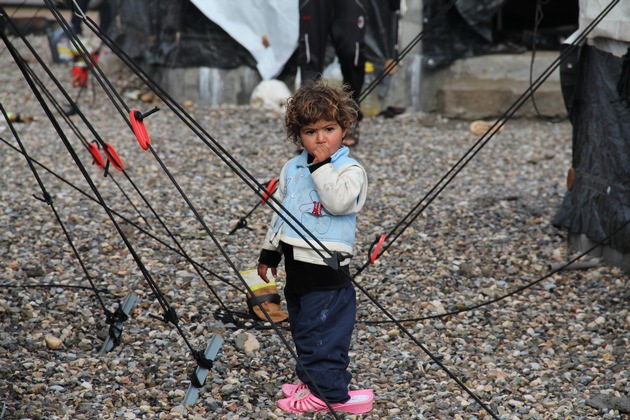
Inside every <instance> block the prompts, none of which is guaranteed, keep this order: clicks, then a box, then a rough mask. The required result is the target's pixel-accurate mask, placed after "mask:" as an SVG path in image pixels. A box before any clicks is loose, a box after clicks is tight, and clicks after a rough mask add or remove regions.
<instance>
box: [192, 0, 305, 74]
mask: <svg viewBox="0 0 630 420" xmlns="http://www.w3.org/2000/svg"><path fill="white" fill-rule="evenodd" d="M191 2H192V3H193V4H194V5H195V6H196V7H197V8H198V9H199V10H200V11H201V12H202V13H203V14H204V15H206V17H208V19H210V20H212V21H213V22H214V23H216V24H217V25H219V26H220V27H221V28H222V29H223V30H224V31H225V32H227V33H228V34H229V35H230V36H231V37H232V38H233V39H234V40H235V41H236V42H238V43H239V44H241V45H242V46H243V47H244V48H246V49H247V50H248V51H249V52H250V54H251V55H252V56H253V57H254V59H255V60H256V68H257V69H258V72H259V73H260V76H261V77H262V79H263V80H268V79H271V78H273V77H275V76H277V75H278V74H279V73H280V72H281V71H282V68H283V67H284V64H285V63H286V62H287V60H288V59H289V57H291V54H293V52H294V51H295V49H296V47H297V43H298V36H299V23H300V22H299V8H298V7H299V5H298V0H238V1H225V0H191Z"/></svg>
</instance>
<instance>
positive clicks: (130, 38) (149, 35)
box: [110, 0, 256, 69]
mask: <svg viewBox="0 0 630 420" xmlns="http://www.w3.org/2000/svg"><path fill="white" fill-rule="evenodd" d="M110 1H112V2H113V5H112V9H113V10H115V11H116V14H117V15H116V17H115V19H114V25H113V28H112V34H111V36H112V38H113V39H114V40H115V41H116V42H117V44H118V45H119V46H120V47H121V48H122V49H123V50H124V51H125V53H127V54H128V55H129V56H130V57H131V58H133V59H134V60H136V61H138V62H141V63H144V64H147V65H150V66H163V67H204V66H205V67H213V68H219V69H232V68H236V67H239V66H241V65H245V66H248V67H251V68H255V67H256V60H255V59H254V57H253V56H252V55H251V54H250V52H249V51H247V49H246V48H245V47H243V46H242V45H240V44H239V43H238V42H236V41H235V40H234V39H233V38H232V37H231V36H230V35H229V34H228V33H226V32H225V31H224V30H223V29H222V28H221V27H220V26H218V25H217V24H216V23H214V22H212V21H211V20H209V19H208V18H207V17H206V16H205V15H204V14H203V13H201V12H200V11H199V9H197V7H195V6H194V5H193V4H192V3H191V2H190V1H187V0H184V1H156V0H125V1H123V0H110Z"/></svg>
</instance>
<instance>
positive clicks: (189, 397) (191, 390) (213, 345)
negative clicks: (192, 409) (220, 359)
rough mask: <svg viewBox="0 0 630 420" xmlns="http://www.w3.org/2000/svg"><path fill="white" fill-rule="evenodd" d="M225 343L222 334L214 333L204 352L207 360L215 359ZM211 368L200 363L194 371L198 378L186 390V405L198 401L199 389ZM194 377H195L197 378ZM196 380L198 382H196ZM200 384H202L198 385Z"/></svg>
mask: <svg viewBox="0 0 630 420" xmlns="http://www.w3.org/2000/svg"><path fill="white" fill-rule="evenodd" d="M222 344H223V338H221V336H220V335H217V334H215V335H213V336H212V339H211V340H210V342H209V343H208V346H207V347H206V351H205V353H204V355H205V357H206V359H207V360H214V358H215V357H217V353H219V349H220V348H221V345H222ZM208 372H209V369H208V368H206V367H204V366H201V365H198V366H197V368H196V369H195V372H194V373H193V375H194V377H195V378H196V380H192V381H191V382H190V385H189V386H188V391H186V395H185V396H184V402H183V404H184V406H191V405H195V404H196V402H197V397H198V396H199V389H201V387H202V386H203V385H204V384H205V383H206V377H207V376H208ZM195 378H193V379H195ZM195 382H196V384H195ZM197 385H200V386H197Z"/></svg>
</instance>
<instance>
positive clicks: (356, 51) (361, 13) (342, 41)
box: [331, 0, 367, 103]
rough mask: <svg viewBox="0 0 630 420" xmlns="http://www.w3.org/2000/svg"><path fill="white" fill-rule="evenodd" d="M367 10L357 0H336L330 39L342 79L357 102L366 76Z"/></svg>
mask: <svg viewBox="0 0 630 420" xmlns="http://www.w3.org/2000/svg"><path fill="white" fill-rule="evenodd" d="M366 18H367V11H366V10H365V9H364V8H363V5H362V4H361V2H359V1H357V0H336V1H335V20H334V23H333V24H332V29H331V31H332V40H333V44H334V47H335V51H336V53H337V58H338V59H339V65H340V67H341V74H342V75H343V81H344V83H346V84H347V85H348V86H349V87H350V89H351V90H352V96H353V97H354V99H355V100H356V101H357V103H358V102H359V101H358V99H359V96H360V94H361V89H362V87H363V81H364V79H365V53H364V48H365V46H364V40H365V25H366Z"/></svg>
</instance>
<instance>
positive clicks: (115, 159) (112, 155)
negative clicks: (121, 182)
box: [103, 142, 125, 171]
mask: <svg viewBox="0 0 630 420" xmlns="http://www.w3.org/2000/svg"><path fill="white" fill-rule="evenodd" d="M104 144H105V147H104V148H103V151H104V152H105V156H107V160H108V161H109V163H111V164H112V166H113V167H114V168H116V169H118V170H119V171H122V170H124V169H125V165H123V163H122V160H120V156H118V153H116V149H114V146H112V145H111V144H109V143H107V142H106V143H104Z"/></svg>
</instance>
